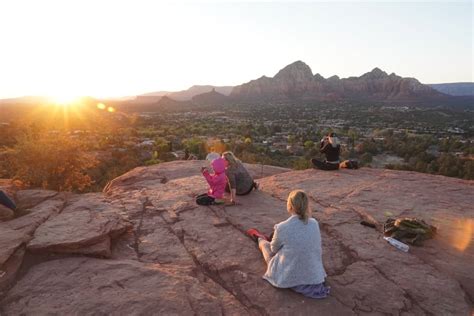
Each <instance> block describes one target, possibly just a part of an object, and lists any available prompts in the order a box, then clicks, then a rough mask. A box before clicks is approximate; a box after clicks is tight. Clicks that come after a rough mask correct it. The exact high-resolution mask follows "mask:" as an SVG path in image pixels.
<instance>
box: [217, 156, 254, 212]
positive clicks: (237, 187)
mask: <svg viewBox="0 0 474 316" xmlns="http://www.w3.org/2000/svg"><path fill="white" fill-rule="evenodd" d="M222 158H224V159H225V160H226V161H227V168H226V169H225V173H226V176H227V179H228V180H229V186H230V187H227V189H226V190H227V191H228V192H230V196H231V199H230V202H231V203H232V204H235V203H236V202H237V201H236V197H237V195H246V194H249V193H250V192H252V190H253V189H257V187H258V184H257V183H256V182H255V181H254V180H253V178H252V176H251V175H250V173H249V172H248V171H247V169H246V168H245V167H244V165H243V164H242V162H241V161H240V160H238V159H237V158H236V157H235V156H234V154H233V153H232V152H230V151H226V152H225V153H223V154H222Z"/></svg>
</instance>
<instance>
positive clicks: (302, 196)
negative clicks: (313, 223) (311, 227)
mask: <svg viewBox="0 0 474 316" xmlns="http://www.w3.org/2000/svg"><path fill="white" fill-rule="evenodd" d="M286 207H287V210H288V212H290V213H293V214H296V215H298V217H299V218H300V220H302V221H303V222H305V223H307V222H308V218H309V217H310V216H311V210H310V208H309V203H308V196H307V195H306V193H305V192H304V191H302V190H294V191H291V192H290V194H289V195H288V201H287V204H286Z"/></svg>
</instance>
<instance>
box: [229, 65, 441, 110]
mask: <svg viewBox="0 0 474 316" xmlns="http://www.w3.org/2000/svg"><path fill="white" fill-rule="evenodd" d="M230 96H231V97H232V98H235V99H240V100H295V99H297V100H343V99H346V100H372V101H407V102H411V101H418V100H428V99H439V98H443V97H444V96H445V95H444V94H442V93H440V92H438V91H436V90H434V89H433V88H431V87H429V86H427V85H423V84H421V83H420V82H419V81H418V80H416V79H414V78H402V77H400V76H397V75H396V74H394V73H392V74H390V75H388V74H387V73H386V72H384V71H382V70H380V69H379V68H375V69H373V70H372V71H370V72H368V73H366V74H363V75H362V76H360V77H350V78H345V79H340V78H339V77H338V76H332V77H330V78H327V79H325V78H324V77H323V76H321V75H320V74H315V75H313V73H312V71H311V68H309V66H308V65H306V64H305V63H304V62H302V61H297V62H294V63H292V64H290V65H288V66H286V67H285V68H283V69H282V70H280V71H279V72H278V73H277V74H276V75H275V76H274V77H273V78H268V77H265V76H263V77H261V78H259V79H256V80H252V81H250V82H248V83H244V84H242V85H239V86H236V87H234V89H233V90H232V93H231V95H230Z"/></svg>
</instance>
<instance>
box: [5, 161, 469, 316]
mask: <svg viewBox="0 0 474 316" xmlns="http://www.w3.org/2000/svg"><path fill="white" fill-rule="evenodd" d="M205 164H206V162H204V161H181V162H171V163H163V164H160V165H157V166H151V167H142V168H137V169H134V170H132V171H130V172H129V173H127V174H125V175H123V176H121V177H118V178H117V179H115V180H114V181H112V182H111V183H110V184H109V185H108V186H107V187H106V189H105V190H104V193H94V194H85V195H65V194H45V196H46V198H45V199H44V198H39V197H40V196H42V195H41V194H40V193H35V194H30V195H32V196H34V197H35V198H36V197H37V200H36V201H35V202H31V203H32V204H33V205H34V206H32V207H31V209H30V212H29V213H28V214H27V215H25V216H23V217H19V218H15V219H13V220H10V221H7V222H4V223H0V270H2V271H3V272H5V273H3V276H2V274H0V315H19V314H21V315H51V314H54V315H66V314H72V315H91V314H94V315H96V314H111V315H149V314H159V315H290V314H291V315H314V314H319V315H352V314H355V315H387V314H388V315H471V314H472V312H473V298H474V286H473V284H474V266H473V264H472V262H474V240H473V238H474V237H473V234H474V233H473V232H474V222H473V218H474V214H473V212H474V210H473V209H472V205H474V195H473V194H472V192H473V187H474V182H473V181H464V180H459V179H453V178H446V177H442V176H432V175H425V174H419V173H413V172H400V171H391V170H375V169H366V168H362V169H359V170H339V171H336V172H324V171H319V170H304V171H290V170H287V169H284V168H277V167H270V166H260V165H248V168H249V169H250V170H251V172H252V173H253V174H254V176H255V177H256V178H259V183H260V189H259V190H258V191H254V192H252V193H251V194H250V195H248V196H243V197H240V198H239V202H240V204H239V205H236V206H211V207H204V206H197V205H196V204H195V203H194V196H195V195H197V194H199V193H203V192H205V191H206V187H207V185H206V183H205V180H204V179H203V177H202V176H201V175H200V173H199V169H200V167H201V166H203V165H205ZM293 189H303V190H305V191H306V192H307V193H308V194H309V195H310V198H311V208H312V210H313V217H315V218H316V219H317V220H318V221H319V224H320V227H321V232H322V239H323V261H324V266H325V268H326V271H327V273H328V279H327V282H328V284H329V285H330V286H331V295H330V297H329V298H327V299H324V300H312V299H307V298H305V297H303V296H301V295H298V294H296V293H294V292H292V291H290V290H288V289H277V288H274V287H272V286H271V285H270V284H268V282H266V281H265V280H263V279H262V275H263V274H264V272H265V264H264V261H263V258H262V256H261V254H260V252H259V250H258V249H257V247H256V245H255V243H254V242H252V240H251V239H250V238H248V237H247V236H246V235H245V230H246V229H248V228H251V227H257V228H260V229H261V230H263V231H264V232H266V233H270V232H271V230H272V228H273V225H274V224H275V223H277V222H279V221H282V220H284V219H286V218H287V217H288V214H287V213H286V201H285V199H286V197H287V195H288V193H289V192H290V191H291V190H293ZM18 193H20V195H18ZM16 194H17V195H18V196H27V194H23V195H22V193H21V191H18V192H16ZM25 203H26V204H25V205H28V204H27V203H28V201H25ZM35 203H36V204H35ZM389 216H395V217H398V216H416V217H421V218H423V219H425V220H426V221H428V222H430V223H432V224H434V225H436V226H437V227H438V228H439V234H438V235H437V236H436V237H435V238H434V239H433V240H429V241H426V242H425V244H424V245H423V246H422V247H411V248H410V251H409V252H408V253H403V252H400V251H398V250H397V249H395V248H393V247H391V246H390V245H389V244H387V243H386V242H385V241H384V240H383V239H382V238H381V233H380V231H379V230H377V229H371V228H368V227H365V226H361V225H360V221H361V220H371V221H374V222H375V223H377V226H378V227H380V226H381V225H382V224H383V222H384V221H385V220H386V219H387V217H389ZM22 262H23V263H22ZM0 273H1V272H0ZM2 282H3V283H2ZM2 284H3V289H2V287H1V286H2Z"/></svg>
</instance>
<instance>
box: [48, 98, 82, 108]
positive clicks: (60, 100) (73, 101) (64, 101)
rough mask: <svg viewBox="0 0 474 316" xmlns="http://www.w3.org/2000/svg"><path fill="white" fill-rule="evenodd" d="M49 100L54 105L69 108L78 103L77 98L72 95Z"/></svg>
mask: <svg viewBox="0 0 474 316" xmlns="http://www.w3.org/2000/svg"><path fill="white" fill-rule="evenodd" d="M51 100H52V102H53V103H54V104H56V105H61V106H70V105H73V104H76V103H77V102H79V97H78V96H73V95H57V96H53V97H51Z"/></svg>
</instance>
